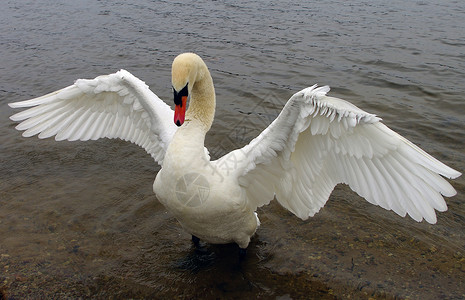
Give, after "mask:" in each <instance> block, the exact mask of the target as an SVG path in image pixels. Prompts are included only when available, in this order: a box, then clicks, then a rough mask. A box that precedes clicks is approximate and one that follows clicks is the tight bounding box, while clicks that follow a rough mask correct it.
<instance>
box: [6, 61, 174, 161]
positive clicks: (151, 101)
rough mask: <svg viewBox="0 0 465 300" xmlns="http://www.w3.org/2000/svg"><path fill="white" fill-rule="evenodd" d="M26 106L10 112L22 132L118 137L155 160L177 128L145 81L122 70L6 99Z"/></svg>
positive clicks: (41, 135)
mask: <svg viewBox="0 0 465 300" xmlns="http://www.w3.org/2000/svg"><path fill="white" fill-rule="evenodd" d="M9 105H10V107H12V108H28V109H26V110H24V111H21V112H18V113H16V114H14V115H12V116H11V117H10V118H11V120H13V121H18V122H20V123H19V124H18V125H17V126H16V129H18V130H24V132H23V136H25V137H30V136H34V135H36V134H38V135H39V138H41V139H42V138H48V137H52V136H55V139H56V140H58V141H60V140H70V141H75V140H81V141H87V140H96V139H99V138H105V137H106V138H120V139H122V140H127V141H131V142H133V143H135V144H137V145H139V146H141V147H143V148H144V149H145V150H146V151H147V152H148V153H149V154H150V155H152V157H153V158H154V159H155V160H156V161H157V162H159V163H161V162H162V160H163V157H164V153H165V152H166V149H167V147H168V145H169V143H170V141H171V139H172V136H173V135H174V132H175V131H176V126H175V125H174V123H173V122H172V118H173V111H172V110H171V109H170V108H169V106H168V105H166V104H165V103H164V102H163V101H162V100H160V99H159V98H158V97H157V96H156V95H155V94H154V93H152V92H151V91H150V90H149V88H148V87H147V85H145V83H144V82H142V81H141V80H139V79H138V78H136V77H135V76H133V75H132V74H130V73H129V72H127V71H125V70H121V71H119V72H117V73H114V74H110V75H103V76H99V77H97V78H95V79H91V80H89V79H79V80H77V81H76V82H75V83H74V84H73V85H71V86H69V87H66V88H64V89H61V90H58V91H56V92H53V93H50V94H47V95H45V96H41V97H38V98H35V99H31V100H26V101H21V102H15V103H10V104H9Z"/></svg>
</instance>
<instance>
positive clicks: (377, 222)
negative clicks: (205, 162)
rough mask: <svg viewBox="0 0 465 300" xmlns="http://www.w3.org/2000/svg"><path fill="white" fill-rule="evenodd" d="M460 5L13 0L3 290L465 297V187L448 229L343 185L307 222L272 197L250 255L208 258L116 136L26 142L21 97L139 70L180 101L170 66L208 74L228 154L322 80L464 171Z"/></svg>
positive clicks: (223, 251)
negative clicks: (204, 68) (16, 115)
mask: <svg viewBox="0 0 465 300" xmlns="http://www.w3.org/2000/svg"><path fill="white" fill-rule="evenodd" d="M464 17H465V4H464V2H463V1H450V0H446V1H441V2H440V3H438V1H429V0H425V1H408V2H406V1H389V2H386V1H379V0H375V1H351V3H350V4H349V3H348V2H347V1H329V0H325V1H318V3H302V1H287V0H284V1H279V2H277V1H275V2H273V1H221V0H218V1H205V0H200V1H196V2H194V3H190V1H166V2H165V1H147V0H141V1H117V2H115V1H106V0H102V1H85V0H83V1H74V0H73V1H71V0H69V1H59V3H57V2H56V1H50V0H39V1H25V0H16V1H5V3H3V5H2V9H1V10H0V28H1V29H0V74H1V75H0V78H1V79H0V161H1V163H0V298H2V297H5V298H8V297H9V298H15V299H16V298H24V297H26V296H28V297H32V298H51V297H54V298H65V297H72V298H75V297H92V298H103V297H116V298H144V297H155V298H175V297H176V298H206V299H210V298H211V299H215V298H240V299H246V298H248V299H251V298H278V299H291V298H292V299H301V298H315V297H319V298H323V299H325V298H327V299H333V298H344V299H348V298H367V297H376V298H389V299H390V298H406V297H410V298H413V299H446V298H447V299H460V298H463V297H465V281H464V278H465V230H464V229H465V225H464V224H465V194H464V192H465V179H464V177H463V176H462V177H460V178H459V179H457V180H454V181H452V184H453V186H454V187H455V188H456V189H457V191H458V194H457V196H455V197H453V198H449V199H447V203H448V206H449V210H448V211H447V212H444V213H439V215H438V223H437V224H436V225H430V224H427V223H425V222H422V223H417V222H415V221H413V220H412V219H410V218H401V217H399V216H397V215H395V214H394V213H393V212H390V211H385V210H383V209H381V208H379V207H376V206H372V205H370V204H369V203H367V202H366V201H364V200H363V199H362V198H360V197H359V196H357V195H356V194H355V193H354V192H352V191H351V190H350V189H349V188H348V187H346V186H343V185H340V186H338V187H336V189H335V191H334V192H333V194H332V195H331V197H330V199H329V201H328V203H327V205H326V206H325V208H323V209H322V210H321V211H320V213H318V214H317V215H316V216H315V217H314V218H311V219H309V220H307V221H302V220H300V219H298V218H297V217H295V216H294V215H292V214H291V213H289V212H287V211H286V210H285V209H283V208H281V207H280V206H279V205H278V204H276V203H272V204H271V205H269V206H266V207H263V208H260V209H259V211H258V214H259V217H260V219H261V221H262V226H261V227H260V229H259V230H258V231H257V234H256V236H255V237H254V238H253V240H252V242H251V244H250V246H249V248H248V256H247V259H246V260H245V261H244V262H242V263H241V264H238V263H237V246H235V245H223V246H215V245H205V247H206V250H207V251H206V252H205V253H199V252H196V251H195V250H194V247H193V245H192V243H191V241H190V236H189V235H188V234H187V233H185V232H184V231H183V230H182V229H181V228H180V226H179V224H178V223H177V221H176V220H175V219H174V218H173V217H172V216H171V215H170V214H169V213H167V212H166V211H165V209H164V208H163V206H162V205H161V204H160V203H159V202H158V201H157V199H156V197H155V196H154V194H153V192H152V182H153V180H154V178H155V175H156V172H157V171H158V170H159V167H158V166H157V165H156V163H155V162H154V161H153V160H152V159H151V158H150V156H149V155H147V154H146V153H145V152H144V150H142V149H141V148H139V147H137V146H135V145H131V144H128V143H125V142H122V141H119V140H107V139H104V140H99V141H95V142H59V143H58V142H55V141H54V140H53V139H47V140H39V139H37V138H36V137H33V138H28V139H26V138H22V137H21V135H20V133H19V132H18V131H16V130H15V129H14V127H15V124H14V122H12V121H10V120H9V119H8V117H9V116H10V115H11V114H13V110H12V109H10V108H9V107H8V106H7V103H9V102H14V101H19V100H26V99H30V98H33V97H37V96H41V95H44V94H46V93H49V92H52V91H55V90H57V89H60V88H63V87H66V86H68V85H70V84H72V83H73V82H74V80H76V79H78V78H94V77H96V76H98V75H101V74H108V73H113V72H115V71H117V70H119V69H121V68H124V69H127V70H128V71H130V72H131V73H133V74H134V75H136V76H137V77H139V78H141V79H142V80H144V81H145V82H146V83H147V84H148V85H149V86H150V87H151V89H152V90H153V91H154V92H155V93H156V94H157V95H158V96H159V97H161V98H162V99H164V100H166V101H167V103H169V104H170V105H172V91H171V82H170V79H171V78H170V67H171V62H172V60H173V59H174V57H175V56H176V55H177V54H179V53H182V52H186V51H192V52H196V53H198V54H199V55H201V56H202V57H203V58H204V60H205V61H206V63H207V65H208V66H209V68H210V70H211V73H212V76H213V79H214V82H215V87H216V92H217V115H216V119H215V122H214V124H213V127H212V130H211V131H210V133H209V134H208V136H207V142H206V143H207V146H208V147H209V148H210V151H211V152H212V155H213V156H214V157H218V156H220V155H222V154H224V153H227V152H229V151H231V150H233V149H235V148H237V147H241V146H243V145H245V144H246V143H248V142H249V141H250V140H251V139H252V138H253V137H255V136H256V135H257V134H258V133H259V132H261V131H262V130H263V129H264V128H265V127H266V126H267V125H268V124H269V123H270V122H271V120H272V119H273V118H275V117H276V116H277V114H278V113H279V111H280V110H281V108H282V107H283V105H284V104H285V102H286V100H287V99H288V98H289V97H290V96H291V95H292V94H293V93H295V92H296V91H299V90H300V89H302V88H304V87H307V86H310V85H313V84H314V83H318V84H320V85H326V84H327V85H330V86H331V87H332V91H331V93H330V95H333V96H336V97H340V98H344V99H346V100H349V101H350V102H352V103H354V104H355V105H357V106H359V107H360V108H362V109H364V110H366V111H368V112H372V113H375V114H377V115H379V116H381V117H382V118H383V120H384V123H385V124H386V125H388V126H389V127H391V128H392V129H394V130H395V131H397V132H399V133H401V134H402V135H404V136H405V137H407V138H408V139H410V140H411V141H412V142H414V143H415V144H417V145H419V146H420V147H422V148H423V149H424V150H426V151H427V152H429V153H430V154H432V155H433V156H435V157H436V158H438V159H440V160H441V161H443V162H444V163H446V164H448V165H450V166H451V167H453V168H455V169H457V170H459V171H461V172H463V171H464V170H465V126H464V124H465V96H464V95H465V84H464V79H465V28H464V22H463V19H464Z"/></svg>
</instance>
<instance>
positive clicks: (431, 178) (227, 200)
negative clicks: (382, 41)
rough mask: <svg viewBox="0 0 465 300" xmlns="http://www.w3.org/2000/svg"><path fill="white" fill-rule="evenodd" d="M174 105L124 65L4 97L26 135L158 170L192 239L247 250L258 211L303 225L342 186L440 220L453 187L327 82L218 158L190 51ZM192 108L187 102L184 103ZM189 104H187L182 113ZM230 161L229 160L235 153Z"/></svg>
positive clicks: (209, 92) (208, 86)
mask: <svg viewBox="0 0 465 300" xmlns="http://www.w3.org/2000/svg"><path fill="white" fill-rule="evenodd" d="M172 86H173V93H174V103H175V110H174V111H173V110H172V109H171V108H170V107H169V106H168V105H167V104H166V103H164V102H163V101H162V100H161V99H160V98H158V97H157V96H156V95H155V94H154V93H153V92H151V91H150V89H149V88H148V86H147V85H145V83H144V82H142V81H141V80H139V79H138V78H136V77H135V76H133V75H132V74H130V73H129V72H127V71H125V70H120V71H119V72H116V73H114V74H110V75H102V76H99V77H96V78H95V79H92V80H85V79H78V80H77V81H76V82H75V83H74V84H73V85H71V86H69V87H66V88H64V89H61V90H58V91H56V92H53V93H51V94H48V95H45V96H42V97H39V98H35V99H32V100H26V101H21V102H15V103H10V104H9V105H10V107H12V108H28V109H26V110H23V111H20V112H18V113H16V114H14V115H12V116H11V117H10V118H11V120H13V121H16V122H20V123H19V124H18V125H17V126H16V129H18V130H24V132H23V134H22V135H23V136H24V137H30V136H34V135H36V134H38V137H39V138H48V137H52V136H55V139H56V140H57V141H60V140H69V141H75V140H81V141H86V140H96V139H99V138H119V139H123V140H126V141H130V142H132V143H135V144H137V145H139V146H141V147H142V148H144V149H145V150H146V151H147V153H148V154H150V155H151V156H152V157H153V159H154V160H155V161H156V162H158V163H159V164H160V165H161V169H160V171H159V172H158V174H157V175H156V178H155V181H154V184H153V191H154V193H155V194H156V196H157V198H158V200H159V201H160V202H161V203H162V204H163V205H164V206H165V208H166V209H167V210H168V211H169V212H171V213H172V214H173V215H174V216H175V217H176V219H177V220H178V221H179V223H180V224H181V226H182V227H183V228H184V230H186V231H187V232H188V233H189V234H191V235H192V241H193V242H194V244H195V245H196V246H198V245H199V241H200V240H203V241H205V242H208V243H214V244H223V243H236V244H237V245H238V246H239V249H240V253H242V254H244V253H245V249H246V248H247V246H248V244H249V242H250V238H251V237H252V236H253V235H254V233H255V232H256V230H257V228H258V226H259V225H260V221H259V219H258V217H257V214H256V212H255V211H256V210H257V208H258V207H261V206H263V205H266V204H268V203H269V202H270V201H271V200H273V199H276V200H277V201H278V202H279V203H280V204H281V205H282V206H283V207H285V208H286V209H288V210H289V211H291V212H292V213H294V214H295V215H296V216H297V217H299V218H301V219H303V220H305V219H307V218H308V217H312V216H313V215H315V213H317V212H318V211H319V210H320V209H321V208H322V207H323V206H324V205H325V203H326V201H327V200H328V198H329V196H330V194H331V192H332V190H333V189H334V187H335V186H336V185H337V184H339V183H344V184H347V185H349V187H350V188H351V189H352V190H353V191H355V192H356V193H358V194H359V195H360V196H362V197H363V198H365V199H366V200H367V201H369V202H370V203H372V204H375V205H378V206H381V207H382V208H385V209H387V210H393V211H394V212H395V213H397V214H398V215H400V216H403V217H404V216H406V214H408V215H409V216H410V217H412V218H413V219H414V220H416V221H418V222H420V221H422V220H423V219H425V220H426V221H427V222H429V223H432V224H434V223H436V221H437V220H436V213H435V210H437V211H441V212H442V211H445V210H446V209H447V206H446V203H445V201H444V198H443V196H445V197H451V196H453V195H455V194H456V191H455V190H454V188H453V187H452V186H451V185H450V183H449V182H448V181H447V180H445V179H444V178H443V177H441V175H442V176H444V177H447V178H456V177H458V176H460V175H461V173H460V172H458V171H456V170H454V169H452V168H450V167H448V166H446V165H445V164H443V163H441V162H440V161H438V160H436V159H435V158H433V157H432V156H430V155H429V154H427V153H426V152H424V151H423V150H421V149H420V148H419V147H417V146H415V145H414V144H412V143H411V142H410V141H408V140H407V139H405V138H404V137H402V136H400V135H399V134H397V133H396V132H394V131H392V130H391V129H389V128H388V127H387V126H385V125H384V124H383V123H381V122H380V118H378V117H377V116H375V115H373V114H370V113H367V112H365V111H363V110H361V109H359V108H358V107H356V106H354V105H353V104H351V103H349V102H347V101H345V100H342V99H338V98H334V97H329V96H327V95H326V94H327V92H328V91H329V87H328V86H322V87H317V86H316V85H314V86H312V87H308V88H305V89H303V90H301V91H299V92H297V93H295V94H294V95H293V96H292V97H291V98H290V99H289V100H288V102H287V103H286V105H285V106H284V108H283V109H282V111H281V113H280V114H279V116H278V117H277V118H276V119H275V120H274V121H273V122H272V123H271V124H270V125H269V126H268V127H267V128H266V129H265V130H264V131H263V132H262V133H261V134H260V135H258V136H257V137H256V138H255V139H253V140H252V141H251V142H250V143H249V144H248V145H246V146H244V147H243V148H241V149H236V150H233V151H231V152H230V153H228V154H226V155H224V156H223V157H221V158H219V159H218V160H214V161H212V160H210V157H209V154H208V151H207V149H206V148H205V146H204V141H205V135H206V133H207V132H208V131H209V130H210V127H211V125H212V122H213V119H214V115H215V101H216V100H215V90H214V86H213V80H212V77H211V75H210V72H209V70H208V68H207V66H206V64H205V62H204V61H203V60H202V58H200V56H198V55H196V54H194V53H183V54H180V55H179V56H177V57H176V58H175V59H174V61H173V64H172ZM188 104H189V106H188ZM187 106H188V108H187ZM232 159H233V160H234V161H235V162H236V163H235V164H234V165H231V164H228V162H230V161H231V160H232Z"/></svg>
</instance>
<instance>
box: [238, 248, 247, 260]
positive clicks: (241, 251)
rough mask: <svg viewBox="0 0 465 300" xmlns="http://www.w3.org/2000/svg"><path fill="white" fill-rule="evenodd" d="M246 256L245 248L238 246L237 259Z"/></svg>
mask: <svg viewBox="0 0 465 300" xmlns="http://www.w3.org/2000/svg"><path fill="white" fill-rule="evenodd" d="M246 256H247V248H239V260H243V259H245V257H246Z"/></svg>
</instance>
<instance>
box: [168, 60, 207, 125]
mask: <svg viewBox="0 0 465 300" xmlns="http://www.w3.org/2000/svg"><path fill="white" fill-rule="evenodd" d="M204 66H205V63H204V62H203V60H202V59H201V58H200V56H198V55H197V54H194V53H183V54H180V55H178V56H177V57H176V58H175V59H174V61H173V65H172V68H171V83H172V85H173V92H174V104H175V105H176V107H175V110H174V123H175V124H176V125H178V126H181V125H182V124H183V123H184V119H185V115H186V106H187V100H188V98H189V96H190V95H191V93H192V87H193V86H194V84H195V82H196V81H200V80H201V79H202V77H203V75H204ZM205 68H206V66H205Z"/></svg>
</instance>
